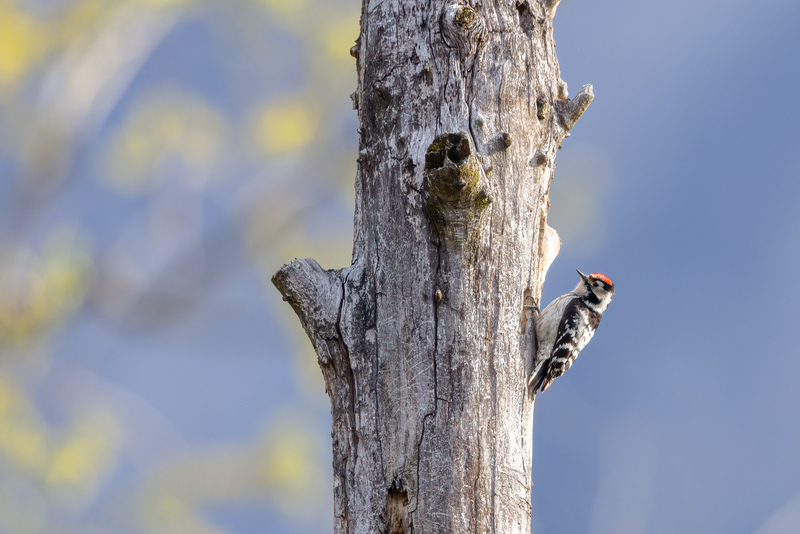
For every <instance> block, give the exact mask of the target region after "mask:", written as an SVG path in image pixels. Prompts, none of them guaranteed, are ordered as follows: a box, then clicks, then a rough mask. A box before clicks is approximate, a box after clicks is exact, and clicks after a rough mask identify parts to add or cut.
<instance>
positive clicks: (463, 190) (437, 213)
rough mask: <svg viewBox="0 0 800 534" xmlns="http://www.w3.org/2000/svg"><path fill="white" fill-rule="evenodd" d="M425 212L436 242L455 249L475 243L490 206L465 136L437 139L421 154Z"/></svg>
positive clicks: (476, 159) (482, 176)
mask: <svg viewBox="0 0 800 534" xmlns="http://www.w3.org/2000/svg"><path fill="white" fill-rule="evenodd" d="M425 178H426V185H427V193H428V194H427V195H426V205H425V207H426V210H427V213H428V217H429V218H430V220H431V222H433V224H434V226H435V227H436V229H437V231H438V232H439V236H440V238H442V239H443V240H444V241H445V242H447V243H452V244H454V245H456V246H457V247H460V246H463V245H467V246H472V245H473V244H474V243H475V242H476V237H477V234H478V232H479V230H480V223H481V221H482V219H483V215H484V213H485V212H486V209H487V208H488V207H489V206H490V205H491V203H492V199H491V195H490V194H489V188H488V182H487V180H486V176H485V173H484V172H483V168H482V167H481V163H480V161H479V160H478V158H477V157H476V156H475V152H474V151H473V149H472V144H471V143H470V141H469V136H468V135H467V134H466V133H465V132H461V133H444V134H440V135H438V136H437V137H436V138H435V139H434V140H433V142H432V143H431V144H430V146H429V147H428V150H427V152H426V154H425Z"/></svg>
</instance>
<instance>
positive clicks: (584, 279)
mask: <svg viewBox="0 0 800 534" xmlns="http://www.w3.org/2000/svg"><path fill="white" fill-rule="evenodd" d="M575 270H576V271H578V269H575ZM578 274H579V275H581V278H583V281H584V282H585V283H586V285H587V286H588V285H591V284H589V279H588V278H586V275H585V274H583V273H582V272H580V271H578Z"/></svg>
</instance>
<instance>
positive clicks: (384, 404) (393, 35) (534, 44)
mask: <svg viewBox="0 0 800 534" xmlns="http://www.w3.org/2000/svg"><path fill="white" fill-rule="evenodd" d="M557 4H558V2H557V1H553V0H525V1H514V0H511V1H507V0H487V1H484V2H475V3H474V4H472V5H470V6H468V5H466V4H462V3H454V2H445V1H442V0H425V1H422V0H364V3H363V8H362V15H361V35H360V37H359V39H358V41H357V43H356V46H354V47H353V49H352V50H351V53H352V54H353V55H354V56H355V57H356V59H357V70H358V88H357V90H356V92H355V93H354V95H353V103H354V105H355V107H356V109H357V110H358V116H359V120H360V125H361V127H360V129H359V133H360V145H359V150H360V151H359V156H358V162H359V165H358V173H357V176H356V207H355V231H354V246H353V262H352V265H351V266H350V267H348V268H346V269H341V270H337V271H325V270H323V269H322V268H321V267H320V266H319V265H317V263H316V262H314V261H313V260H295V261H294V262H293V263H291V264H289V265H285V266H284V267H282V268H281V269H280V270H279V271H278V272H277V273H276V274H275V276H274V278H273V281H274V283H275V285H276V286H277V287H278V289H279V290H280V291H281V293H282V294H283V295H284V298H285V299H286V300H287V301H288V302H289V303H290V304H291V305H292V307H293V308H294V310H295V311H296V312H297V314H298V316H299V317H300V320H301V322H302V323H303V327H304V328H305V329H306V332H307V333H308V335H309V338H310V339H311V341H312V343H313V344H314V347H315V349H316V351H317V355H318V358H319V364H320V367H321V369H322V372H323V376H324V378H325V384H326V388H327V391H328V393H329V395H330V398H331V413H332V417H333V430H332V438H333V453H334V457H333V469H334V513H335V532H336V533H337V534H344V533H359V534H360V533H365V534H366V533H379V532H387V533H391V534H399V533H410V532H414V533H449V532H478V533H484V532H498V533H503V534H512V533H522V532H528V530H529V523H530V513H531V510H530V486H531V477H530V473H531V438H532V415H533V403H532V400H531V399H530V398H529V397H528V395H527V392H526V377H527V374H528V373H529V372H530V361H531V355H532V353H533V350H534V343H535V341H534V339H533V335H534V334H533V332H534V328H533V324H532V321H533V318H532V316H533V308H534V307H535V305H536V304H537V303H538V301H539V298H540V295H541V287H542V283H543V281H544V275H545V272H546V270H547V267H548V266H549V264H550V262H552V260H553V258H554V257H555V255H556V254H557V253H558V248H559V246H560V240H559V239H558V236H557V234H556V233H555V231H554V230H552V229H551V228H548V227H547V225H546V219H547V208H548V204H549V199H548V190H549V184H550V180H551V178H552V176H553V169H554V167H555V158H556V152H557V150H558V149H559V148H560V144H561V141H562V140H563V139H564V137H565V136H566V135H567V132H568V130H569V129H570V128H572V127H573V126H574V125H575V122H576V121H577V120H578V118H579V117H580V115H581V114H582V113H583V112H584V111H585V110H586V108H587V106H588V105H589V103H590V102H591V99H592V97H593V95H592V89H591V86H584V87H583V88H582V89H581V91H580V92H579V93H578V95H577V96H576V98H575V99H573V100H569V99H568V98H567V92H566V84H565V83H564V82H563V81H562V80H561V79H560V76H559V70H558V62H557V59H556V55H555V44H554V42H553V38H552V16H553V13H554V12H555V7H556V6H557Z"/></svg>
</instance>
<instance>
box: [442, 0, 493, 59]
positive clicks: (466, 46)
mask: <svg viewBox="0 0 800 534" xmlns="http://www.w3.org/2000/svg"><path fill="white" fill-rule="evenodd" d="M486 33H487V32H486V24H485V23H484V22H483V18H482V17H481V16H480V15H479V14H478V13H477V11H475V9H473V8H471V7H470V6H466V5H463V4H450V5H448V6H445V8H444V12H443V13H442V37H443V38H444V42H445V44H446V45H447V46H449V47H450V48H457V49H458V51H459V53H460V54H461V56H462V57H464V58H466V57H469V56H471V55H473V54H475V52H476V50H477V49H478V45H480V44H482V43H483V42H484V41H486Z"/></svg>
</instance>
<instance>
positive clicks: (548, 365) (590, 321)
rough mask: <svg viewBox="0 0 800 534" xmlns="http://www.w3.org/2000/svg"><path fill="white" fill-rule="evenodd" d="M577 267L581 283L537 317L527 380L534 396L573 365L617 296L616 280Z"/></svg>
mask: <svg viewBox="0 0 800 534" xmlns="http://www.w3.org/2000/svg"><path fill="white" fill-rule="evenodd" d="M576 271H578V274H579V275H580V277H581V279H580V282H578V286H577V287H576V288H575V289H573V290H572V291H570V292H569V293H565V294H563V295H561V296H560V297H558V298H556V299H555V300H553V302H551V303H550V304H548V305H547V307H546V308H545V309H544V310H542V312H541V313H540V314H539V317H538V319H537V320H536V339H537V350H536V355H535V358H534V365H533V372H531V376H530V379H529V380H528V391H529V392H530V393H531V395H533V396H535V395H536V393H537V392H538V391H542V392H544V391H546V390H547V388H549V387H550V385H551V384H552V383H553V381H554V380H555V379H556V378H558V377H559V376H561V375H563V374H564V373H566V372H567V369H569V368H570V366H572V363H573V362H574V361H575V358H577V357H578V354H579V353H580V352H581V350H583V348H584V347H585V346H586V344H587V343H589V340H590V339H592V336H593V335H594V333H595V331H597V326H598V325H599V324H600V319H601V318H602V317H603V312H605V311H606V309H607V308H608V305H609V304H610V303H611V300H612V299H613V298H614V284H613V283H612V282H611V280H610V279H609V278H608V277H607V276H606V275H604V274H602V273H592V274H589V275H586V274H583V273H582V272H581V271H579V270H577V269H576Z"/></svg>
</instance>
